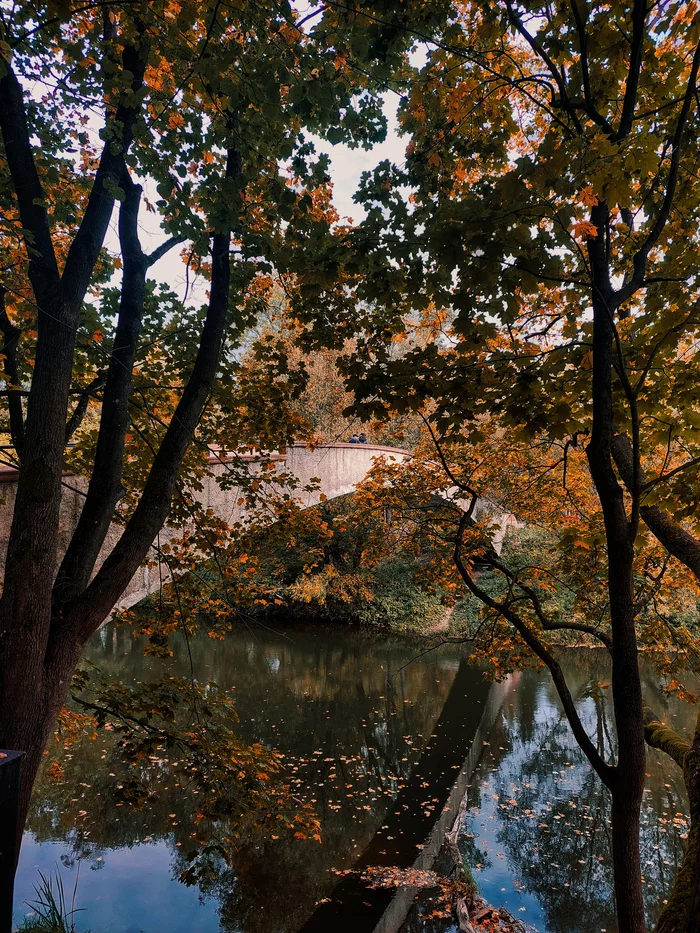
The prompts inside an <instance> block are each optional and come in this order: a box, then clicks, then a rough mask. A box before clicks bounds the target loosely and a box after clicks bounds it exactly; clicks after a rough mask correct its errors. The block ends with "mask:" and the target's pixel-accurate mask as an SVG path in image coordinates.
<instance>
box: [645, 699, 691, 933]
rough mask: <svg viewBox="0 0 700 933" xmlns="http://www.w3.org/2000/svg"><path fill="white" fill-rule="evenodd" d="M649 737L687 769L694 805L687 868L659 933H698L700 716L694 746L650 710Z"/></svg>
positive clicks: (670, 898)
mask: <svg viewBox="0 0 700 933" xmlns="http://www.w3.org/2000/svg"><path fill="white" fill-rule="evenodd" d="M646 712H647V714H648V715H647V717H646V721H645V725H646V729H645V732H646V737H647V742H648V743H649V745H651V746H652V747H654V748H660V749H661V750H662V751H664V752H666V754H667V755H670V756H671V758H673V760H674V761H675V762H676V764H678V765H679V766H680V767H681V768H682V769H683V778H684V781H685V787H686V791H687V792H688V801H689V803H690V830H689V832H688V842H687V846H686V850H685V857H684V859H683V864H682V865H681V867H680V870H679V872H678V874H677V875H676V878H675V880H674V883H673V888H672V889H671V892H670V894H669V896H668V899H667V902H666V904H665V906H664V909H663V910H662V911H661V915H660V917H659V922H658V924H657V926H656V933H697V931H698V930H700V714H699V715H698V718H697V722H696V726H695V736H694V738H693V743H692V745H691V744H689V743H688V742H686V741H685V739H683V738H681V736H680V735H678V733H677V732H675V730H673V729H672V728H670V727H668V726H666V725H665V724H664V723H662V722H659V721H658V720H657V719H656V718H655V717H653V714H651V711H650V710H647V711H646Z"/></svg>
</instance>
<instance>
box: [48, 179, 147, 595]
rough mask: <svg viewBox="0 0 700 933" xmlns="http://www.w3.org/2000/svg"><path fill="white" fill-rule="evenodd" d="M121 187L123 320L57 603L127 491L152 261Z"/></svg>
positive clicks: (136, 196) (81, 576)
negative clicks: (127, 447) (132, 402)
mask: <svg viewBox="0 0 700 933" xmlns="http://www.w3.org/2000/svg"><path fill="white" fill-rule="evenodd" d="M120 182H121V186H122V188H123V190H124V193H125V196H124V200H123V201H122V203H121V206H120V209H119V244H120V247H121V253H122V259H123V263H124V269H123V275H122V288H121V296H120V302H119V315H118V318H117V326H116V330H115V333H114V341H113V345H112V353H111V354H110V358H109V367H108V369H107V374H106V381H105V390H104V393H103V397H102V411H101V414H100V428H99V432H98V436H97V446H96V449H95V460H94V463H93V468H92V474H91V476H90V484H89V486H88V491H87V496H86V497H85V501H84V503H83V508H82V511H81V513H80V518H79V520H78V524H77V526H76V528H75V531H74V532H73V536H72V537H71V541H70V544H69V545H68V549H67V550H66V553H65V555H64V557H63V560H62V562H61V566H60V568H59V571H58V574H57V575H56V583H55V585H54V601H55V602H56V603H57V604H62V603H66V602H69V601H70V600H71V599H75V598H76V597H77V596H78V595H79V594H80V593H81V592H82V591H83V590H84V589H85V587H86V586H87V585H88V582H89V580H90V576H91V575H92V571H93V569H94V567H95V562H96V561H97V558H98V555H99V553H100V549H101V547H102V545H103V544H104V541H105V538H106V536H107V532H108V531H109V526H110V524H111V522H112V519H113V517H114V510H115V508H116V505H117V502H118V501H119V499H120V498H121V497H122V495H123V492H124V491H123V489H122V484H121V478H122V461H123V455H124V443H125V438H126V433H127V430H128V427H129V396H130V394H131V384H132V379H133V369H134V361H135V358H136V348H137V345H138V339H139V336H140V334H141V323H142V319H143V304H144V300H145V295H146V271H147V269H148V261H147V257H146V256H145V255H144V253H143V250H142V248H141V243H140V241H139V234H138V217H139V207H140V203H141V188H140V186H139V185H136V184H134V182H133V181H132V180H131V177H130V175H129V172H128V170H126V169H124V171H123V172H122V176H121V179H120Z"/></svg>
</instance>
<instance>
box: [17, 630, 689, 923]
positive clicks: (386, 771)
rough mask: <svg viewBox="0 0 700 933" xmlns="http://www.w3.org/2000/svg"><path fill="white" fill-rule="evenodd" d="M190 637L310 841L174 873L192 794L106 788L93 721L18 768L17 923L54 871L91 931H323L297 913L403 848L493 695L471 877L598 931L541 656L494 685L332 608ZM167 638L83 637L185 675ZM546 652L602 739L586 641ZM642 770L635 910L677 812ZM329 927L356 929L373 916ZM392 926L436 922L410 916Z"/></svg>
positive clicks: (680, 800) (600, 830)
mask: <svg viewBox="0 0 700 933" xmlns="http://www.w3.org/2000/svg"><path fill="white" fill-rule="evenodd" d="M191 653H192V664H193V669H194V673H195V676H196V677H197V679H198V680H200V681H202V682H204V681H214V682H216V683H218V684H219V685H220V686H221V687H226V688H229V687H235V695H236V697H237V704H236V705H237V712H238V716H239V719H240V722H239V726H238V729H239V733H240V734H241V736H242V737H243V738H245V739H246V740H247V741H251V742H252V741H261V742H264V743H266V744H268V745H270V746H272V747H274V748H276V749H278V750H279V751H280V752H282V753H283V755H284V763H285V767H286V769H287V773H288V774H289V775H290V776H291V777H292V782H293V785H294V787H295V788H296V792H297V793H298V795H299V797H300V798H302V799H304V800H308V801H310V802H311V803H312V804H313V806H314V809H315V811H316V813H317V814H318V816H319V817H320V820H321V825H322V841H321V843H320V844H319V843H317V842H313V841H310V840H307V841H303V842H301V841H299V840H295V839H293V838H289V837H288V836H287V835H284V834H281V835H280V837H279V838H278V839H270V838H265V839H262V838H251V839H249V840H244V841H243V844H242V846H241V848H240V851H239V852H238V854H237V855H236V857H235V859H234V861H233V864H232V865H231V866H230V867H225V866H223V865H222V866H221V870H220V871H219V872H217V874H216V876H215V877H213V878H212V879H211V881H210V882H209V883H207V884H206V885H202V886H200V887H191V888H188V887H186V886H184V885H183V884H181V883H180V882H179V881H178V880H177V878H178V876H179V874H180V872H181V870H182V868H183V867H184V865H185V856H184V852H185V851H186V849H187V839H188V836H189V832H190V830H191V827H192V820H194V819H196V805H195V803H196V802H195V801H193V800H192V799H191V798H190V797H189V796H188V795H187V793H185V792H183V790H182V789H181V788H178V787H172V786H170V785H169V784H168V782H167V780H165V779H164V781H163V788H162V793H159V795H158V798H157V801H156V803H155V804H154V805H153V806H151V807H149V808H148V809H145V810H142V811H136V810H132V809H131V808H130V807H128V806H116V805H115V802H114V795H113V794H112V793H110V787H111V786H112V782H114V781H115V780H116V779H117V778H116V777H115V775H117V776H118V759H117V756H118V752H117V751H116V750H115V749H114V743H113V742H111V743H110V741H109V736H106V737H98V738H97V739H94V740H90V739H87V740H81V741H80V742H78V743H76V744H75V745H74V746H72V747H70V748H69V749H67V750H65V751H64V752H62V753H61V757H60V761H61V765H62V769H63V776H62V778H61V779H60V780H51V779H50V778H49V776H48V775H47V774H45V775H43V777H42V779H41V782H40V783H39V785H38V786H37V789H36V792H35V797H34V804H33V808H32V813H31V816H30V820H29V825H28V829H27V833H26V835H25V841H24V845H23V849H22V854H21V859H20V866H19V872H18V878H17V885H16V899H15V918H16V920H17V922H20V921H21V920H22V918H23V917H24V916H25V915H27V913H28V912H29V908H28V906H27V902H28V901H31V900H32V899H33V896H34V892H33V886H34V885H35V884H36V882H37V880H38V877H39V874H38V873H39V872H40V871H42V872H43V873H44V874H50V873H54V875H55V873H56V872H58V873H59V874H60V876H61V879H62V882H63V886H64V889H65V891H66V892H67V896H68V899H69V900H70V899H71V897H72V892H73V890H74V887H76V884H77V888H76V904H77V906H78V907H80V908H81V912H80V913H78V914H77V915H76V926H77V928H78V929H79V930H88V929H89V930H91V931H92V933H107V931H109V933H139V931H142V933H185V931H187V933H196V931H202V933H217V931H231V933H233V931H237V933H238V931H240V933H263V931H265V933H296V931H297V930H299V929H300V928H301V927H302V926H305V925H307V926H305V929H323V928H324V927H323V926H322V925H321V923H320V922H319V923H317V924H316V926H314V921H313V917H315V916H316V917H318V916H322V914H319V912H322V911H323V910H324V909H325V908H324V906H323V902H324V901H326V900H327V899H331V900H333V899H334V898H335V897H336V896H337V893H338V889H337V887H336V886H337V884H338V876H337V875H336V874H335V872H336V871H342V870H343V869H346V868H350V867H352V866H353V864H355V863H356V862H357V860H358V859H360V860H362V859H363V858H364V860H365V863H368V862H369V863H373V862H377V861H384V862H385V863H391V862H392V861H398V862H400V861H401V860H402V859H403V860H404V861H405V863H406V864H410V863H411V861H412V859H413V858H414V857H415V854H416V853H418V852H420V849H421V847H422V844H423V842H424V841H425V837H426V835H427V834H428V832H429V830H430V827H431V826H432V825H433V823H434V822H435V819H436V818H437V815H438V814H439V812H440V810H441V808H442V806H443V804H444V803H445V800H446V799H447V795H448V794H449V790H450V787H451V786H452V783H453V781H454V775H455V774H457V773H458V771H459V768H460V766H461V764H462V762H463V761H464V760H465V758H467V755H468V752H469V749H470V746H471V745H472V741H473V740H474V737H475V736H476V735H477V730H478V729H479V726H480V724H481V726H482V728H483V725H484V724H483V722H482V717H484V715H485V713H484V711H485V710H487V707H488V703H489V697H490V698H491V701H493V698H494V696H497V698H498V703H497V705H496V706H495V707H494V705H493V702H491V707H490V708H489V709H490V712H489V713H488V717H489V718H488V733H487V734H486V737H484V735H482V734H479V735H478V739H479V746H480V749H481V750H482V753H481V760H480V762H479V764H478V765H477V768H476V771H475V772H474V773H473V774H470V776H469V780H468V783H469V784H470V787H469V791H468V794H469V796H468V805H469V806H468V809H467V811H466V815H465V819H464V824H463V826H462V833H461V842H460V844H461V846H462V849H463V854H464V856H465V858H466V859H467V860H468V862H469V863H470V864H471V866H472V868H473V871H474V875H475V878H476V880H477V882H478V884H479V886H480V889H481V891H482V893H483V894H484V896H485V897H486V898H487V899H488V900H489V901H490V902H492V903H494V904H496V905H502V906H507V907H508V908H509V909H510V910H511V911H512V912H513V913H514V914H515V915H516V916H518V917H520V918H522V919H523V920H525V921H526V922H528V923H530V924H533V925H535V926H536V928H537V929H538V930H539V931H540V933H601V931H603V930H604V931H607V933H614V930H615V924H614V918H613V909H612V895H611V871H610V865H609V862H610V858H609V856H610V850H609V805H608V800H607V797H606V796H605V794H604V793H603V792H602V790H601V788H600V785H599V782H598V781H597V780H596V779H595V777H594V776H593V774H592V772H591V770H590V768H589V767H588V766H587V764H586V763H585V761H583V759H582V756H581V754H580V752H579V751H578V749H577V748H576V747H575V745H574V743H573V741H572V738H571V735H570V733H569V731H568V728H567V726H566V723H565V722H563V721H562V716H561V712H560V709H559V706H558V703H557V701H556V698H555V695H554V691H553V689H552V686H551V683H550V682H549V680H548V677H547V675H546V674H545V673H544V672H542V671H526V672H523V673H519V674H516V675H514V676H513V677H512V679H511V680H510V681H509V683H508V684H506V685H505V686H501V687H499V688H498V689H499V692H498V694H497V695H496V694H494V692H493V690H492V688H491V686H490V685H489V684H488V683H486V682H485V680H484V678H483V675H482V672H481V671H480V670H479V669H477V668H475V667H469V666H468V665H467V664H466V662H465V661H464V660H463V656H462V655H463V652H462V649H461V648H460V647H459V646H455V645H444V646H442V647H441V648H439V649H437V650H435V651H432V652H429V653H427V654H421V648H420V646H417V645H415V644H410V643H407V642H406V641H403V640H400V639H397V638H393V637H390V636H386V635H379V634H376V633H371V632H366V631H358V630H351V629H348V628H340V627H337V628H336V627H331V626H329V627H318V626H317V627H313V628H299V627H293V628H285V629H284V630H283V631H279V632H275V631H271V630H269V629H265V628H261V627H256V628H254V629H246V628H238V629H236V630H235V631H234V632H233V633H232V634H230V635H229V636H228V637H227V638H226V640H225V641H223V642H219V641H215V640H212V639H209V638H207V637H206V636H202V637H198V638H195V639H193V640H192V641H191ZM176 656H177V658H178V659H179V661H176V660H172V661H169V662H162V661H156V660H154V659H150V658H146V657H144V655H143V651H142V645H141V644H140V643H138V642H137V641H136V640H134V639H133V638H132V637H131V635H130V633H129V632H128V630H126V629H123V628H117V627H115V626H113V625H110V626H107V627H105V628H104V629H103V630H102V631H101V632H100V633H98V635H97V636H96V637H95V639H94V640H93V642H92V643H91V646H90V651H89V657H90V660H91V661H92V662H93V663H95V664H97V665H99V666H100V667H101V668H102V669H103V670H104V671H106V672H107V673H108V674H109V675H110V676H113V677H116V678H121V679H124V680H129V681H131V680H138V679H147V678H152V677H154V676H155V675H156V674H157V673H159V672H160V671H161V670H162V666H163V663H166V667H168V668H169V669H170V670H171V671H172V672H173V673H179V674H186V673H187V672H188V670H189V668H188V667H187V668H186V667H184V666H181V665H184V661H183V660H182V659H183V658H184V657H185V656H186V653H185V652H183V651H177V652H176ZM563 663H564V667H565V670H566V673H567V676H568V677H569V679H570V681H571V683H572V685H573V689H574V693H575V695H576V696H579V697H581V699H579V702H578V705H579V709H580V712H581V715H582V717H583V718H584V721H585V722H586V724H587V726H588V729H589V734H591V736H593V737H595V739H596V741H597V742H598V744H599V746H600V747H601V748H605V749H606V750H608V749H609V745H610V734H611V730H612V725H611V721H610V710H609V702H608V700H607V699H606V698H605V696H603V698H602V699H600V700H598V701H596V700H595V699H593V698H590V697H584V696H583V695H584V694H585V692H586V691H585V687H586V684H587V683H588V682H589V681H591V680H592V679H597V680H604V679H605V676H606V670H605V659H604V657H602V656H601V654H600V653H598V652H569V653H567V654H566V655H565V657H564V659H563ZM490 691H491V692H490ZM645 691H646V695H647V696H648V697H649V698H650V699H651V700H652V701H653V703H654V705H655V707H656V708H657V709H658V710H659V711H660V712H662V713H664V714H665V715H668V716H670V717H673V718H674V721H675V722H676V723H677V724H679V725H680V726H681V727H682V728H688V727H689V726H690V724H691V722H692V718H693V714H692V710H689V709H688V708H687V707H686V706H684V705H683V704H681V703H679V702H677V701H669V700H667V699H666V698H665V697H663V696H662V694H661V692H660V691H659V689H658V686H657V683H656V680H655V678H654V677H653V676H652V674H651V673H650V672H645ZM648 773H649V777H648V790H647V793H645V801H644V813H643V823H644V838H643V851H644V871H645V884H646V888H647V891H648V893H649V907H650V915H652V916H653V913H654V910H655V907H656V905H658V903H659V901H660V899H661V898H662V896H663V892H664V891H665V890H666V888H667V886H668V884H669V882H670V880H671V878H672V877H673V873H674V871H675V868H676V866H677V864H678V861H679V859H680V858H681V853H682V837H683V835H684V834H685V832H686V830H687V826H686V822H685V807H686V804H685V799H684V794H683V788H682V780H681V776H680V772H679V771H678V769H677V768H676V767H675V766H674V765H672V764H670V763H669V762H668V760H664V759H663V758H662V757H661V756H658V755H656V754H650V756H649V766H648ZM382 834H383V835H382ZM341 894H342V891H341ZM368 897H369V899H368V900H366V901H365V900H363V901H362V903H363V904H364V906H362V905H361V909H366V910H367V911H370V913H368V914H367V917H368V918H369V917H370V916H371V911H372V910H375V909H379V910H381V909H383V908H382V907H381V905H380V906H379V907H377V906H376V904H375V905H374V906H370V905H371V902H372V898H371V896H368ZM319 903H320V904H321V906H317V905H319ZM337 909H339V910H340V912H341V914H342V911H343V908H342V905H340V907H338V908H337ZM349 909H350V908H348V910H349ZM346 915H348V916H349V914H348V911H346ZM310 918H311V919H310ZM363 924H364V925H363ZM368 924H369V925H368ZM325 928H326V929H329V930H330V929H331V928H333V929H334V931H335V930H338V931H339V930H340V929H341V926H340V925H339V922H338V923H336V922H333V923H331V924H330V925H329V924H326V926H325ZM347 928H348V929H350V928H352V929H354V930H355V931H356V933H364V931H365V930H367V933H370V931H371V930H372V929H373V928H374V920H371V922H370V919H366V920H364V921H362V920H360V921H359V922H355V921H353V923H352V924H350V923H348V925H347ZM411 928H415V929H419V928H420V929H422V930H426V931H427V930H435V931H437V930H438V927H437V926H433V927H431V926H429V925H428V926H425V925H424V924H423V921H422V920H421V918H420V917H417V918H416V917H414V919H413V921H411ZM440 929H445V928H440Z"/></svg>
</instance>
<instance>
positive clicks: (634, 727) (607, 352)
mask: <svg viewBox="0 0 700 933" xmlns="http://www.w3.org/2000/svg"><path fill="white" fill-rule="evenodd" d="M591 222H592V223H593V224H594V225H595V227H596V229H597V231H598V232H597V236H596V237H595V238H593V237H591V238H590V239H589V240H588V244H587V245H588V255H589V259H590V268H591V276H592V280H593V291H592V296H591V298H592V304H593V374H592V384H591V395H592V407H593V421H592V429H591V439H590V443H589V444H588V447H587V448H586V455H587V457H588V463H589V466H590V471H591V476H592V478H593V482H594V484H595V488H596V491H597V493H598V497H599V499H600V504H601V508H602V511H603V520H604V523H605V538H606V544H607V552H608V553H607V561H608V593H609V599H610V626H611V630H612V645H611V655H612V695H613V709H614V714H615V728H616V731H617V745H618V757H617V765H616V767H615V779H614V781H613V784H612V788H611V790H612V798H613V816H612V822H613V826H612V837H613V868H614V874H615V898H616V904H617V914H618V926H619V933H644V931H645V930H646V922H645V917H644V898H643V894H642V877H641V876H642V873H641V862H640V855H639V813H640V810H641V804H642V796H643V793H644V778H645V765H646V749H645V741H644V718H643V704H642V687H641V681H640V677H639V660H638V652H637V635H636V631H635V607H634V577H633V564H634V547H635V544H634V543H635V539H636V525H637V521H638V504H639V488H638V486H639V471H638V469H636V470H635V469H634V468H633V473H634V482H633V489H632V510H631V517H630V518H629V519H628V517H627V509H626V506H625V500H624V492H623V489H622V487H621V485H620V483H619V482H618V479H617V475H616V473H615V469H614V467H613V457H612V444H613V437H614V435H615V407H614V400H613V372H614V370H615V366H616V363H617V364H618V372H619V373H620V366H621V364H620V361H619V360H618V359H617V357H616V355H615V354H616V350H615V344H614V338H615V316H616V313H617V311H618V308H617V306H616V304H615V301H616V299H615V294H614V291H613V288H612V284H611V281H610V272H609V267H608V258H607V246H606V232H607V229H608V224H609V211H608V207H607V205H606V204H605V203H603V202H601V203H599V204H597V205H596V206H594V207H593V208H592V210H591ZM623 378H624V373H623V372H622V373H620V379H623ZM627 400H628V404H629V407H630V411H629V413H628V414H629V415H630V416H631V418H632V421H633V426H634V423H635V417H636V411H635V410H634V405H635V402H634V399H632V398H630V397H628V399H627ZM635 436H637V435H635ZM634 456H635V457H637V458H638V456H639V451H638V449H636V447H635V450H634Z"/></svg>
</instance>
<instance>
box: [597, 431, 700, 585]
mask: <svg viewBox="0 0 700 933" xmlns="http://www.w3.org/2000/svg"><path fill="white" fill-rule="evenodd" d="M612 454H613V457H614V459H615V465H616V466H617V469H618V472H619V474H620V476H621V477H622V481H623V482H624V483H625V485H626V486H628V487H629V485H630V484H631V483H632V482H633V468H632V448H631V445H630V442H629V438H628V437H627V436H626V435H625V434H616V435H615V437H614V438H613V442H612ZM641 479H642V483H643V484H644V477H643V476H642V477H641ZM639 514H640V516H641V518H642V521H643V522H644V524H645V525H646V526H647V528H648V529H649V531H651V533H652V534H653V535H654V537H655V538H657V540H658V541H660V542H661V544H663V546H664V547H665V548H666V550H667V551H668V552H669V554H672V555H673V556H674V557H675V558H676V559H677V560H679V561H680V562H681V563H682V564H684V565H685V566H686V567H687V568H688V569H689V570H691V571H692V572H693V573H694V574H695V576H696V577H697V579H698V580H700V540H699V539H698V538H696V537H694V536H693V535H692V534H690V532H688V531H686V530H685V528H682V527H681V526H680V525H679V524H678V522H676V521H675V520H674V519H673V518H672V517H671V515H670V514H669V513H668V512H666V511H664V510H663V509H661V508H659V506H657V505H641V506H640V509H639Z"/></svg>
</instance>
